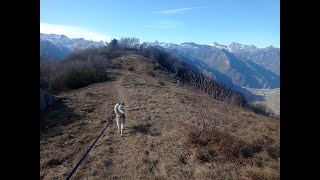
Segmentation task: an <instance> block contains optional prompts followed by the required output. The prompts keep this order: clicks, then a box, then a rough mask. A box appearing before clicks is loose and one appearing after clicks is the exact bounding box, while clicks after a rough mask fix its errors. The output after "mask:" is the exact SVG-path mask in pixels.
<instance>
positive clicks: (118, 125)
mask: <svg viewBox="0 0 320 180" xmlns="http://www.w3.org/2000/svg"><path fill="white" fill-rule="evenodd" d="M116 121H117V127H118V133H120V124H119V118H118V117H116Z"/></svg>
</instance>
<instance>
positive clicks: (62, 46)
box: [40, 33, 108, 59]
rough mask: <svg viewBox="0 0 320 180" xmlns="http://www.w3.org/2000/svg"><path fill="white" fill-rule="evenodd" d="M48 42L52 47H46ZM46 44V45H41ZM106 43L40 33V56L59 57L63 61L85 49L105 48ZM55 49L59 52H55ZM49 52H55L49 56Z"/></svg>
mask: <svg viewBox="0 0 320 180" xmlns="http://www.w3.org/2000/svg"><path fill="white" fill-rule="evenodd" d="M48 42H50V43H52V45H54V46H55V47H53V46H52V45H50V46H48V45H47V44H49V43H48ZM42 44H46V45H42ZM107 44H108V43H107V42H105V41H100V42H97V41H91V40H85V39H83V38H68V37H67V36H65V35H57V34H44V33H40V56H43V55H46V56H51V57H56V58H57V57H59V58H58V59H61V58H62V59H63V58H65V57H66V56H67V55H69V54H70V53H72V52H74V51H76V50H81V49H85V48H97V47H102V46H106V45H107ZM41 48H42V49H41ZM43 48H55V49H56V50H54V51H51V50H47V49H43ZM57 49H58V50H59V51H57ZM43 52H47V54H43ZM50 52H56V53H55V54H50Z"/></svg>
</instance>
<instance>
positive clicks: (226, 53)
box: [150, 42, 280, 88]
mask: <svg viewBox="0 0 320 180" xmlns="http://www.w3.org/2000/svg"><path fill="white" fill-rule="evenodd" d="M234 44H237V43H234ZM234 44H231V45H229V47H227V46H225V45H219V44H217V43H214V44H210V45H201V44H196V43H194V42H186V43H181V44H180V45H177V44H171V43H169V44H167V43H159V42H156V43H150V45H158V46H162V47H164V48H166V49H167V50H168V51H170V52H172V53H173V54H175V55H177V56H179V57H180V58H181V59H183V60H184V61H185V62H187V63H189V64H192V65H195V66H197V67H198V68H199V69H200V70H201V71H203V72H204V73H206V74H210V76H212V77H214V78H216V79H217V80H220V81H223V82H224V83H229V84H230V87H232V86H234V85H237V86H241V87H249V88H279V87H280V75H279V74H280V72H279V73H278V74H276V73H274V72H273V71H272V70H270V68H275V69H276V70H275V71H276V72H277V68H278V69H280V50H279V49H277V50H278V51H277V52H276V53H274V52H269V51H275V50H274V48H265V49H259V48H255V49H253V47H254V46H247V45H244V46H242V45H241V44H237V45H238V46H236V45H234ZM267 50H268V51H267ZM273 54H274V55H275V56H274V55H273Z"/></svg>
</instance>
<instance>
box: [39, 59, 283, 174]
mask: <svg viewBox="0 0 320 180" xmlns="http://www.w3.org/2000/svg"><path fill="white" fill-rule="evenodd" d="M111 62H112V63H113V64H120V66H118V67H120V68H109V69H107V73H108V75H109V77H110V78H112V79H113V80H111V81H106V82H103V83H97V84H92V85H89V86H87V87H84V88H80V89H77V90H73V91H68V92H63V93H60V94H59V96H60V97H62V100H61V101H60V102H59V103H58V104H56V105H55V106H53V107H51V108H49V109H48V110H47V112H46V113H45V114H44V115H42V116H41V118H40V122H42V123H41V124H40V125H41V129H40V179H65V178H66V176H67V175H68V174H69V173H70V171H71V170H72V168H73V167H74V166H75V165H76V164H77V163H78V161H79V160H80V159H81V157H82V156H83V154H84V153H85V151H86V150H87V149H88V148H89V147H90V146H91V144H92V143H93V141H94V140H95V138H96V137H97V136H98V135H99V134H100V133H101V131H102V129H103V128H104V127H105V126H106V125H107V124H108V123H109V122H110V125H109V127H108V128H107V129H106V131H105V132H104V133H103V134H102V136H101V137H100V139H99V140H98V141H97V143H96V144H95V146H94V147H93V149H92V150H91V152H90V153H89V155H88V156H87V157H86V159H85V160H84V162H83V163H82V164H81V165H80V167H79V169H78V170H77V171H76V173H75V174H74V175H73V177H72V178H71V179H178V178H179V179H280V162H279V158H280V121H279V119H273V118H270V117H265V116H260V115H257V114H255V113H253V112H251V111H248V110H245V109H242V108H239V107H237V106H232V105H230V104H226V103H224V102H221V101H217V100H214V99H212V98H211V97H209V96H208V95H206V94H203V93H200V92H196V91H195V90H192V89H189V88H187V87H185V86H181V85H179V84H176V83H175V81H173V78H172V76H171V75H170V74H169V73H168V72H166V71H163V70H161V69H156V70H155V68H154V66H155V62H152V61H151V60H150V59H147V58H144V57H142V56H139V55H133V54H127V55H123V56H120V57H117V58H114V59H112V60H111ZM129 69H130V70H129ZM117 102H124V103H125V110H126V116H127V124H126V128H125V130H124V137H120V136H119V134H118V133H117V128H116V124H115V120H114V119H115V115H114V112H113V107H114V105H115V103H117Z"/></svg>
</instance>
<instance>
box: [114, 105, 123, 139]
mask: <svg viewBox="0 0 320 180" xmlns="http://www.w3.org/2000/svg"><path fill="white" fill-rule="evenodd" d="M114 113H115V114H116V121H117V127H118V132H119V133H120V134H121V137H122V134H123V129H124V125H125V123H126V116H125V112H124V103H117V104H116V105H115V106H114Z"/></svg>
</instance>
